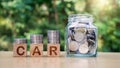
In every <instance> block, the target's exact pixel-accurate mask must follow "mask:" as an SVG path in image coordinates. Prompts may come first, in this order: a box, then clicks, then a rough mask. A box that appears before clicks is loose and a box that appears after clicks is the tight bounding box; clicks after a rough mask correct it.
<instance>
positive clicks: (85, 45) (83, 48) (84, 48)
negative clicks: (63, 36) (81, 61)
mask: <svg viewBox="0 0 120 68" xmlns="http://www.w3.org/2000/svg"><path fill="white" fill-rule="evenodd" d="M88 51H89V47H88V43H87V42H85V43H83V44H81V45H80V47H79V52H80V53H83V54H85V53H87V52H88Z"/></svg>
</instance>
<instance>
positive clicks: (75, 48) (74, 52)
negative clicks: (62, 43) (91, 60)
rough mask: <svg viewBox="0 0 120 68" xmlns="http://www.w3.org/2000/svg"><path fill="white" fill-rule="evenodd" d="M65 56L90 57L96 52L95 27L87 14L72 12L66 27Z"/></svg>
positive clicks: (90, 16)
mask: <svg viewBox="0 0 120 68" xmlns="http://www.w3.org/2000/svg"><path fill="white" fill-rule="evenodd" d="M66 32H67V33H66V49H67V56H76V57H92V56H94V57H95V56H96V54H97V27H96V26H94V25H93V17H92V15H88V14H72V15H70V16H69V17H68V24H67V28H66Z"/></svg>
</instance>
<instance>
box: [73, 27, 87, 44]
mask: <svg viewBox="0 0 120 68" xmlns="http://www.w3.org/2000/svg"><path fill="white" fill-rule="evenodd" d="M85 33H86V29H85V28H79V29H77V30H75V34H74V38H75V40H76V41H78V42H81V41H82V40H83V39H84V38H85V36H86V35H85Z"/></svg>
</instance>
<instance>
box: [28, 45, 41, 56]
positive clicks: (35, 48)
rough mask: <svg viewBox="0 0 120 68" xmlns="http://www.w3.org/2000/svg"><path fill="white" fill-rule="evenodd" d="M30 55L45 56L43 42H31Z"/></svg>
mask: <svg viewBox="0 0 120 68" xmlns="http://www.w3.org/2000/svg"><path fill="white" fill-rule="evenodd" d="M30 56H36V57H37V56H43V44H31V45H30Z"/></svg>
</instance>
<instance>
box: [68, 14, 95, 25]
mask: <svg viewBox="0 0 120 68" xmlns="http://www.w3.org/2000/svg"><path fill="white" fill-rule="evenodd" d="M68 22H69V23H78V24H88V25H91V24H92V22H93V17H92V15H88V14H72V15H70V16H69V18H68Z"/></svg>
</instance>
